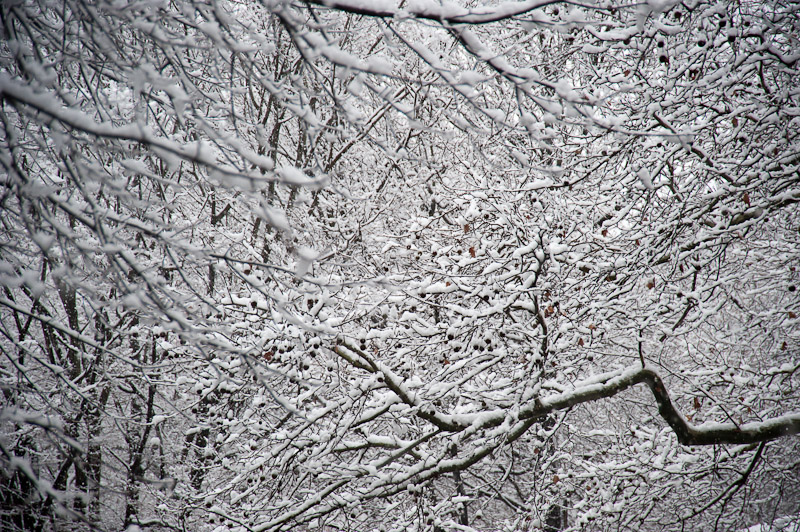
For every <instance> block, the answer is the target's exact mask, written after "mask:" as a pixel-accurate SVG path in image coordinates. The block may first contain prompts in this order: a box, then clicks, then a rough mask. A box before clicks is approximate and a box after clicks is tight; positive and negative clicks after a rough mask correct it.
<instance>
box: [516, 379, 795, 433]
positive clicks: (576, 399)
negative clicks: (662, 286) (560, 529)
mask: <svg viewBox="0 0 800 532" xmlns="http://www.w3.org/2000/svg"><path fill="white" fill-rule="evenodd" d="M603 377H604V378H602V379H597V380H596V381H595V382H593V383H590V384H586V385H584V386H580V387H578V388H576V389H575V390H572V391H570V392H565V393H562V394H559V395H557V396H554V397H548V398H546V399H543V400H541V401H540V402H539V403H538V404H534V405H531V406H530V407H528V408H524V409H523V410H522V411H521V412H520V419H522V418H528V417H539V416H542V415H543V414H547V413H549V412H553V411H556V410H564V409H567V408H570V407H572V406H575V405H579V404H582V403H588V402H591V401H597V400H599V399H605V398H609V397H613V396H615V395H617V394H618V393H620V392H623V391H625V390H627V389H628V388H631V387H633V386H635V385H637V384H646V385H647V387H648V388H650V391H651V392H652V393H653V397H655V400H656V403H657V404H658V412H659V414H660V415H661V417H662V418H663V419H664V421H666V422H667V424H668V425H669V426H670V428H672V430H673V431H674V432H675V435H676V436H677V437H678V441H679V442H681V443H682V444H684V445H715V444H748V443H758V442H764V441H770V440H775V439H778V438H781V437H784V436H791V435H793V434H798V433H800V413H795V414H787V415H785V416H780V417H777V418H772V419H767V420H766V421H761V422H753V423H746V424H744V425H739V426H737V425H734V424H733V423H704V424H703V425H700V426H695V425H692V424H691V423H689V422H688V421H686V418H685V417H684V416H683V415H682V414H681V413H680V412H679V411H678V409H676V408H675V405H673V404H672V400H671V399H670V397H669V393H668V392H667V388H666V387H665V386H664V381H662V380H661V377H660V376H659V375H658V373H656V372H655V371H654V370H653V369H651V368H643V369H641V368H640V369H635V370H627V371H619V372H612V373H610V374H605V375H604V376H603Z"/></svg>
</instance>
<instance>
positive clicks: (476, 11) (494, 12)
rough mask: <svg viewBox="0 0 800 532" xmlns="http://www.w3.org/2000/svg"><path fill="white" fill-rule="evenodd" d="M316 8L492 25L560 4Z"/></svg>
mask: <svg viewBox="0 0 800 532" xmlns="http://www.w3.org/2000/svg"><path fill="white" fill-rule="evenodd" d="M310 3H312V4H316V5H320V6H325V7H329V8H331V9H337V10H340V11H345V12H347V13H352V14H355V15H364V16H367V17H380V18H395V17H399V18H419V19H424V20H435V21H437V22H442V23H449V24H489V23H492V22H499V21H501V20H505V19H509V18H512V17H516V16H519V15H524V14H525V13H529V12H531V11H533V10H534V9H539V8H541V7H545V6H549V5H552V4H558V3H560V2H558V1H555V0H528V1H526V2H504V3H502V4H499V5H496V6H482V7H478V8H473V9H468V8H465V7H461V6H458V5H456V4H451V3H446V4H444V5H442V4H438V3H435V2H423V1H419V2H413V3H411V5H410V6H408V7H404V8H402V9H401V8H399V7H397V6H395V5H392V3H390V2H362V1H359V0H311V2H310Z"/></svg>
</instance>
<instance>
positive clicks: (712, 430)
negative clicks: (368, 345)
mask: <svg viewBox="0 0 800 532" xmlns="http://www.w3.org/2000/svg"><path fill="white" fill-rule="evenodd" d="M346 347H347V350H343V349H342V347H341V346H340V347H339V348H337V349H336V353H337V354H339V356H341V357H342V358H345V359H346V360H347V361H348V362H349V363H350V364H352V365H353V366H355V367H358V368H361V369H364V370H367V371H369V372H370V373H381V374H382V375H383V379H382V380H383V382H385V384H386V386H387V387H388V388H389V389H390V390H392V392H394V393H395V394H396V395H397V396H398V397H399V398H400V400H401V401H403V402H404V403H406V404H408V405H409V406H413V407H415V408H417V416H419V417H420V418H422V419H424V420H426V421H428V422H430V423H432V424H433V425H435V426H436V427H438V428H439V429H440V430H444V431H448V432H460V431H463V430H470V431H474V430H480V429H488V428H494V427H498V426H500V425H502V424H503V423H504V422H505V421H507V419H508V415H509V413H508V412H507V411H506V410H504V409H495V410H491V411H484V412H479V413H475V414H462V415H446V414H442V413H440V412H436V411H435V410H434V409H433V408H432V407H431V406H430V405H427V404H423V403H422V402H421V401H420V400H419V399H418V398H417V397H416V396H415V395H414V394H412V393H410V392H409V391H408V390H407V389H406V388H405V386H404V385H403V384H402V382H401V380H402V379H401V378H400V377H399V376H397V375H395V374H393V373H392V372H391V370H389V369H388V368H387V367H385V366H384V365H382V364H377V363H375V362H374V361H372V360H371V359H370V358H369V356H368V355H367V354H366V353H364V352H362V351H361V350H359V349H358V348H356V347H354V346H349V345H348V346H346ZM348 352H349V353H350V354H348ZM353 354H357V355H360V356H359V357H358V358H356V357H354V356H353ZM359 358H360V359H361V360H359ZM637 384H646V385H647V387H648V388H650V391H651V392H652V393H653V397H654V398H655V400H656V403H657V405H658V412H659V414H660V415H661V417H662V418H663V419H664V421H666V422H667V424H668V425H669V426H670V428H672V430H673V431H674V432H675V435H676V436H677V437H678V441H679V442H680V443H682V444H684V445H715V444H750V443H758V442H764V441H770V440H775V439H778V438H781V437H784V436H791V435H793V434H798V433H800V413H796V414H787V415H784V416H780V417H777V418H771V419H767V420H765V421H760V422H751V423H746V424H743V425H737V424H733V423H704V424H702V425H699V426H695V425H692V424H691V423H689V422H688V421H687V420H686V418H685V417H684V416H683V414H681V412H680V411H679V410H678V409H677V408H675V405H674V404H673V403H672V399H670V396H669V392H668V391H667V388H666V386H665V385H664V381H663V380H662V379H661V377H660V376H659V375H658V373H657V372H656V371H655V370H654V369H652V368H649V367H644V368H635V369H624V370H618V371H612V372H608V373H604V374H602V375H598V376H595V377H593V378H592V379H590V380H589V381H585V382H584V383H583V384H580V385H579V386H577V387H576V388H574V389H573V390H569V391H566V392H563V393H560V394H556V395H553V396H550V397H545V398H536V399H533V400H532V401H531V402H529V403H527V404H526V405H524V406H523V407H522V408H521V409H520V411H519V415H518V419H519V420H521V421H524V420H537V419H543V418H544V417H545V416H547V415H548V414H551V413H553V412H557V411H560V410H567V409H569V408H572V407H574V406H577V405H580V404H584V403H590V402H594V401H599V400H601V399H607V398H611V397H614V396H616V395H617V394H619V393H621V392H623V391H625V390H628V389H629V388H632V387H633V386H635V385H637Z"/></svg>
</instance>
